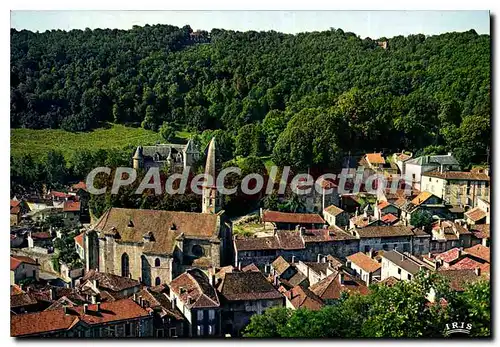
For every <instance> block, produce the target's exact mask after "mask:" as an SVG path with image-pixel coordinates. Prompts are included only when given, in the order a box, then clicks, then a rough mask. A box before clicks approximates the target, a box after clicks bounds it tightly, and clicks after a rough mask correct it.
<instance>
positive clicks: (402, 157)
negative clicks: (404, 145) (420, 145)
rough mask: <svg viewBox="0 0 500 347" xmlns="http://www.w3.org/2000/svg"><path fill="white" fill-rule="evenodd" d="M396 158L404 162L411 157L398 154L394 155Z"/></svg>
mask: <svg viewBox="0 0 500 347" xmlns="http://www.w3.org/2000/svg"><path fill="white" fill-rule="evenodd" d="M396 157H397V158H398V160H401V161H405V160H408V159H410V158H411V155H408V154H406V153H398V154H397V155H396Z"/></svg>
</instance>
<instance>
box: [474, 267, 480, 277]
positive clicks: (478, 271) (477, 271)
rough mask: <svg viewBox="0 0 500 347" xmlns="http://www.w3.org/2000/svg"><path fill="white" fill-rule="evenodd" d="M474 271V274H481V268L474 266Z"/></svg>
mask: <svg viewBox="0 0 500 347" xmlns="http://www.w3.org/2000/svg"><path fill="white" fill-rule="evenodd" d="M474 272H475V273H476V276H481V268H478V267H477V268H475V269H474Z"/></svg>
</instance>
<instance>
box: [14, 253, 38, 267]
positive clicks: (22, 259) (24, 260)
mask: <svg viewBox="0 0 500 347" xmlns="http://www.w3.org/2000/svg"><path fill="white" fill-rule="evenodd" d="M22 263H24V264H31V265H39V264H38V263H37V261H36V260H35V259H33V258H30V257H24V256H20V255H15V256H14V255H11V256H10V270H11V271H13V270H15V269H17V267H18V266H19V265H21V264H22Z"/></svg>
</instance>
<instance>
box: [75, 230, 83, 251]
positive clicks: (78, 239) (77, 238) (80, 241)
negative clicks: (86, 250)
mask: <svg viewBox="0 0 500 347" xmlns="http://www.w3.org/2000/svg"><path fill="white" fill-rule="evenodd" d="M75 242H76V243H77V244H78V245H79V246H80V247H82V248H83V247H84V245H83V233H81V234H80V235H77V236H75Z"/></svg>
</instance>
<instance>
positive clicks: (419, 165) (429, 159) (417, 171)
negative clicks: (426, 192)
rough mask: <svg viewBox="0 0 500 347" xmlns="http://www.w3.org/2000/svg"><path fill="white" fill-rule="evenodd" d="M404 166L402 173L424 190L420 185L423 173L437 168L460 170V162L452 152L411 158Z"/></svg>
mask: <svg viewBox="0 0 500 347" xmlns="http://www.w3.org/2000/svg"><path fill="white" fill-rule="evenodd" d="M403 168H404V172H402V174H403V175H404V176H405V177H406V179H407V180H409V181H411V182H412V183H413V188H415V189H418V190H422V189H421V188H420V187H421V177H422V174H423V173H425V172H429V171H435V170H440V171H443V172H444V171H454V170H460V164H459V163H458V161H457V160H456V159H455V157H453V156H452V155H451V153H448V154H447V155H424V156H421V157H418V158H414V159H410V160H407V161H405V163H404V167H403Z"/></svg>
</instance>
